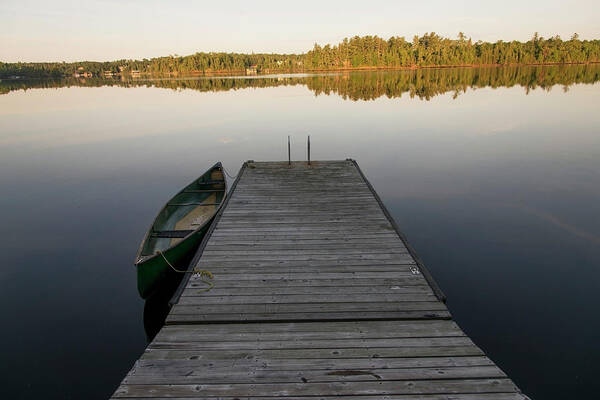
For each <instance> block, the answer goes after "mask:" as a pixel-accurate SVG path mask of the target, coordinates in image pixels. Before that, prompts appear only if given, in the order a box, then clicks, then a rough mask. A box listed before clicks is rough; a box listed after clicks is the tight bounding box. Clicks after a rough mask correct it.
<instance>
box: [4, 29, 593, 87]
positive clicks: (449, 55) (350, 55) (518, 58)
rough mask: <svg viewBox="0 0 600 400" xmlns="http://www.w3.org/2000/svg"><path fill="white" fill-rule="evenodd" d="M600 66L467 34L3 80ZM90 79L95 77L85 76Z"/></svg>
mask: <svg viewBox="0 0 600 400" xmlns="http://www.w3.org/2000/svg"><path fill="white" fill-rule="evenodd" d="M590 62H600V40H579V36H578V35H577V34H574V35H573V36H572V37H571V39H570V40H567V41H563V40H562V39H561V38H560V37H558V36H554V37H551V38H549V39H544V38H542V37H540V36H539V35H538V34H537V33H535V34H534V36H533V37H532V38H531V40H529V41H527V42H525V43H522V42H518V41H512V42H503V41H498V42H496V43H488V42H481V41H478V42H475V43H473V42H472V40H471V39H468V38H467V37H466V36H465V35H464V33H462V32H460V33H459V34H458V39H456V40H455V39H448V38H444V37H441V36H439V35H437V34H435V33H433V32H432V33H426V34H425V35H423V36H421V37H418V36H415V37H414V38H413V39H412V41H407V40H406V39H405V38H403V37H391V38H389V39H388V40H385V39H382V38H379V37H377V36H364V37H359V36H355V37H353V38H350V39H344V40H343V41H342V42H341V43H339V44H337V45H335V46H330V45H325V46H320V45H318V44H315V45H314V47H313V49H312V50H310V51H308V52H307V53H305V54H299V55H297V54H239V53H196V54H192V55H189V56H185V57H181V56H176V55H173V56H168V57H159V58H153V59H143V60H117V61H110V62H91V61H83V62H77V63H64V62H62V63H0V78H7V77H11V76H19V77H38V78H58V77H65V76H74V75H75V74H83V73H89V74H91V76H93V77H103V76H106V75H109V76H110V75H111V74H118V75H121V76H141V75H144V76H159V75H160V76H165V75H166V76H181V75H210V74H235V73H238V74H239V73H242V74H243V73H245V71H246V68H248V67H250V66H251V65H257V69H258V72H261V73H279V72H302V71H313V70H343V69H361V68H363V69H371V68H418V67H433V66H466V65H469V66H472V65H515V64H519V65H522V64H566V63H590ZM84 76H89V75H87V74H86V75H84Z"/></svg>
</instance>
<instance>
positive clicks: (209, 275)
mask: <svg viewBox="0 0 600 400" xmlns="http://www.w3.org/2000/svg"><path fill="white" fill-rule="evenodd" d="M158 254H160V255H161V256H162V258H163V260H165V262H166V263H167V265H169V267H171V269H172V270H173V271H175V272H178V273H180V274H194V275H200V280H201V281H202V282H203V283H205V284H207V285H208V287H205V288H204V289H200V290H198V292H208V291H209V290H210V289H212V288H213V287H215V284H214V283H212V282H210V281H206V280H204V278H208V279H213V278H214V276H213V274H212V272H210V271H207V270H205V269H200V268H198V266H195V267H194V269H193V270H191V271H184V270H181V269H177V268H175V267H174V266H173V264H171V263H170V262H169V260H167V257H165V254H164V253H163V252H162V251H160V250H158Z"/></svg>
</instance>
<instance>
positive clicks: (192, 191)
mask: <svg viewBox="0 0 600 400" xmlns="http://www.w3.org/2000/svg"><path fill="white" fill-rule="evenodd" d="M224 191H225V189H207V190H193V189H189V190H184V191H183V193H219V192H224Z"/></svg>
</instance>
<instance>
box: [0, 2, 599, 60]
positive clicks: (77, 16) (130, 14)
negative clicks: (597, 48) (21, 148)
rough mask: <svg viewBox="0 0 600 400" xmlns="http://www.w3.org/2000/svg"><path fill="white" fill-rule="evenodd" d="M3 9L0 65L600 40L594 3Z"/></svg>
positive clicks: (37, 5)
mask: <svg viewBox="0 0 600 400" xmlns="http://www.w3.org/2000/svg"><path fill="white" fill-rule="evenodd" d="M290 4H291V5H288V4H286V3H285V2H281V1H273V0H268V1H260V0H256V1H238V0H230V1H228V2H220V3H216V4H214V3H212V2H211V3H209V4H202V3H201V2H199V1H191V0H172V1H155V0H90V1H85V0H80V1H72V0H55V1H52V2H49V1H47V0H46V1H42V0H18V1H17V0H2V3H1V4H0V16H1V18H2V19H1V20H2V24H0V61H2V62H15V61H67V62H69V61H83V60H90V61H107V60H117V59H142V58H152V57H159V56H166V55H170V54H178V55H187V54H193V53H196V52H200V51H207V52H208V51H225V52H240V53H250V52H255V53H262V52H266V53H302V52H306V51H308V50H310V49H311V48H312V47H313V45H314V43H319V44H321V45H324V44H328V43H329V44H336V43H338V42H339V41H341V40H342V39H343V38H345V37H351V36H355V35H359V36H363V35H378V36H380V37H383V38H386V39H387V38H389V37H390V36H405V37H406V38H407V39H411V38H412V37H413V36H414V35H422V34H424V33H425V32H432V31H433V32H436V33H438V34H440V35H442V36H446V37H451V38H455V37H456V36H457V34H458V32H460V31H462V32H464V33H465V34H466V35H467V36H468V37H471V38H473V40H484V41H491V42H495V41H497V40H500V39H501V40H506V41H510V40H521V41H525V40H528V39H529V38H531V36H532V35H533V33H534V32H536V31H537V32H539V34H540V35H541V36H543V37H549V36H554V35H557V34H558V35H560V36H561V37H562V38H563V39H568V38H569V37H571V35H572V34H573V33H575V32H577V33H578V34H579V36H580V38H582V39H600V23H599V22H598V21H600V5H599V4H600V3H598V2H597V1H593V0H578V1H570V2H567V1H555V0H546V1H541V0H530V1H515V0H505V1H503V2H486V1H481V0H480V1H473V0H463V1H453V2H450V1H437V0H436V1H426V0H424V1H421V2H414V1H410V2H404V1H384V0H371V1H355V0H345V1H314V0H305V1H303V2H301V3H297V4H295V3H290Z"/></svg>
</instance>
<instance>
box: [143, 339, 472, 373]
mask: <svg viewBox="0 0 600 400" xmlns="http://www.w3.org/2000/svg"><path fill="white" fill-rule="evenodd" d="M462 339H463V341H464V342H466V343H469V344H467V345H456V346H452V345H443V346H442V345H435V346H433V345H432V344H431V342H430V341H429V340H428V341H426V342H425V341H424V340H423V339H420V340H419V339H408V340H410V342H408V340H407V342H405V343H403V345H402V347H369V348H367V347H349V348H336V349H318V348H317V349H284V350H281V349H277V350H210V349H207V350H189V349H164V348H163V349H158V348H150V349H147V350H146V351H145V352H144V354H142V356H141V358H140V359H143V360H236V361H237V360H256V359H265V360H277V359H296V360H302V359H309V360H310V359H315V358H316V359H329V360H331V359H337V358H342V359H349V358H354V359H357V358H366V359H379V358H425V357H435V359H436V360H437V361H439V360H441V359H442V357H446V358H445V360H447V361H446V364H444V365H450V361H448V360H452V365H456V363H455V361H460V360H463V361H464V360H468V357H469V356H483V352H482V351H481V349H480V348H478V347H477V346H475V345H473V344H472V343H470V340H469V339H468V338H462ZM440 365H441V364H440ZM344 366H345V367H348V366H347V365H345V364H344Z"/></svg>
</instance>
